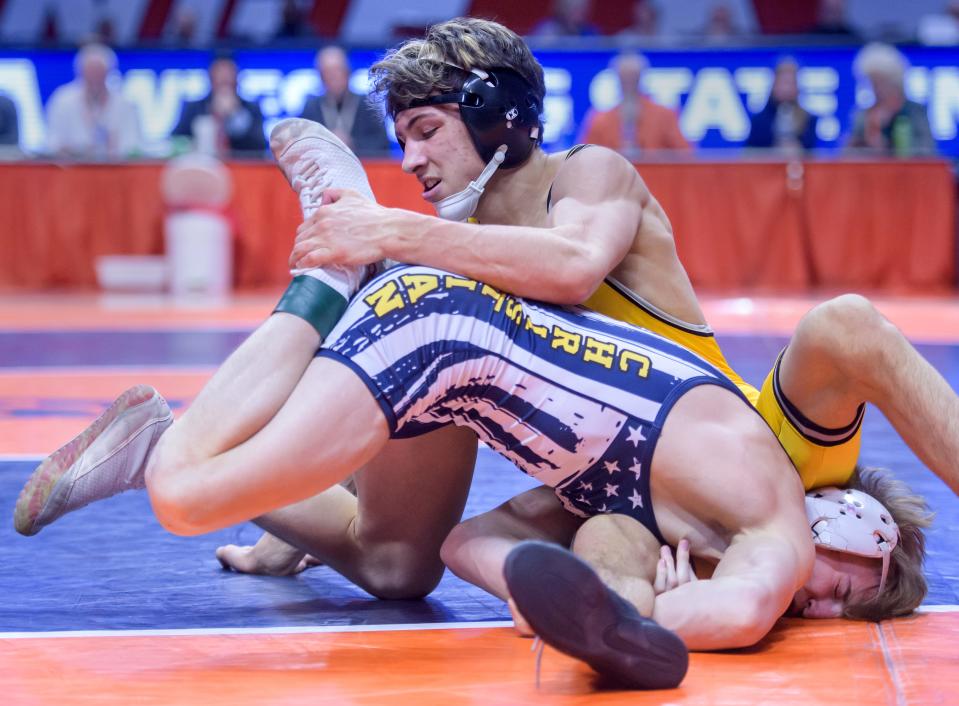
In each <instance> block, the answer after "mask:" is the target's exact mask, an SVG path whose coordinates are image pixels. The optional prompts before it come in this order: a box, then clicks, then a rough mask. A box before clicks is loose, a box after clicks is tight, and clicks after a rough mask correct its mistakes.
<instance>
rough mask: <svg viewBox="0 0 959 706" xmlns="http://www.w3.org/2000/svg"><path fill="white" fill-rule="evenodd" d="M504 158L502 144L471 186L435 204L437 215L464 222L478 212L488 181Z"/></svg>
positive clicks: (504, 149)
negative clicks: (477, 208)
mask: <svg viewBox="0 0 959 706" xmlns="http://www.w3.org/2000/svg"><path fill="white" fill-rule="evenodd" d="M504 159H506V145H500V146H499V149H497V150H496V152H495V153H494V154H493V158H492V159H491V160H490V161H489V164H487V165H486V168H485V169H483V171H482V172H480V175H479V176H478V177H476V179H475V180H473V181H471V182H470V183H469V186H467V187H466V188H465V189H463V190H462V191H458V192H456V193H455V194H451V195H450V196H447V197H446V198H445V199H440V200H439V201H437V202H436V203H435V204H434V208H435V209H436V215H437V216H439V217H440V218H442V219H444V220H447V221H461V222H462V221H465V220H467V219H468V218H469V217H470V216H472V215H473V214H474V213H476V207H477V206H479V200H480V197H481V196H482V195H483V191H484V189H485V188H486V182H488V181H489V180H490V179H491V178H492V177H493V174H494V173H495V172H496V170H497V169H498V168H499V165H501V164H502V163H503V160H504Z"/></svg>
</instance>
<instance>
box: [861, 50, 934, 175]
mask: <svg viewBox="0 0 959 706" xmlns="http://www.w3.org/2000/svg"><path fill="white" fill-rule="evenodd" d="M907 68H908V64H907V62H906V58H905V57H904V56H903V55H902V54H901V53H900V52H899V50H898V49H896V48H895V47H893V46H890V45H889V44H883V43H881V42H873V43H871V44H867V45H866V46H865V47H863V48H862V50H860V52H859V54H857V55H856V59H855V61H854V62H853V71H854V72H855V74H856V77H857V78H858V79H859V80H865V81H867V82H868V83H869V85H870V86H871V88H872V92H873V95H874V96H875V100H874V101H873V103H872V105H870V106H869V107H868V108H866V109H864V110H859V111H857V112H856V114H855V115H854V116H853V125H852V131H851V133H850V137H849V141H848V143H847V146H849V147H854V148H855V147H859V148H867V149H874V150H879V151H882V152H890V153H893V154H896V155H897V156H900V157H909V156H912V155H917V154H935V152H936V142H935V140H934V139H933V137H932V131H931V130H930V128H929V117H928V116H927V115H926V108H925V107H924V106H923V105H921V104H919V103H916V102H914V101H911V100H908V99H907V98H906V91H905V78H906V69H907Z"/></svg>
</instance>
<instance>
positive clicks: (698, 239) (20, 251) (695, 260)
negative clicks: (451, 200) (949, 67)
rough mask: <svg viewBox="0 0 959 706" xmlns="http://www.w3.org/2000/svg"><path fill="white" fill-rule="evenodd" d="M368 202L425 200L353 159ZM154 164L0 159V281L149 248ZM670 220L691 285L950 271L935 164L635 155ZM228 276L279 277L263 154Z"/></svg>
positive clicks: (278, 216)
mask: <svg viewBox="0 0 959 706" xmlns="http://www.w3.org/2000/svg"><path fill="white" fill-rule="evenodd" d="M366 167H367V170H368V172H369V175H370V181H371V183H372V185H373V190H374V191H375V192H376V194H377V197H378V199H379V200H380V202H381V203H383V204H385V205H388V206H400V207H404V208H411V209H414V210H418V211H421V212H429V207H428V206H427V205H426V204H425V203H424V202H423V201H422V200H421V199H420V197H419V191H420V188H419V185H418V183H417V182H416V181H415V180H414V179H412V178H411V177H409V176H406V175H404V174H402V172H401V170H400V167H399V165H398V164H396V163H394V162H369V163H367V164H366ZM161 168H162V165H159V164H130V165H109V166H107V165H55V164H7V165H0V209H2V211H0V212H2V213H3V214H4V218H5V223H4V225H5V227H4V228H3V230H2V231H0V232H2V235H0V239H2V244H3V250H4V257H3V258H2V260H0V287H3V288H28V289H46V288H54V287H70V288H77V287H81V288H83V287H86V288H90V287H94V286H95V275H94V259H95V258H96V256H99V255H106V254H149V253H160V252H161V251H162V247H163V237H162V229H163V206H162V204H161V202H160V196H159V177H160V170H161ZM639 170H640V173H641V174H642V175H643V177H644V178H645V180H646V181H647V183H648V184H649V186H650V188H651V189H652V191H653V193H654V194H655V195H656V197H657V198H658V199H659V200H660V201H661V202H662V204H663V206H664V208H665V209H666V212H667V213H668V214H669V217H670V219H671V220H672V223H673V227H674V230H675V233H676V242H677V247H678V249H679V254H680V257H681V258H682V260H683V262H684V263H685V265H686V268H687V270H688V271H689V274H690V277H691V278H692V280H693V283H694V284H696V285H697V286H702V287H711V288H723V289H726V288H737V289H738V288H760V289H766V290H779V291H784V290H795V289H797V288H808V287H841V288H858V289H877V288H887V289H895V290H896V291H914V292H929V291H941V290H943V289H946V288H949V287H951V286H952V285H953V281H954V277H955V243H954V240H955V194H954V186H953V181H952V175H951V172H950V170H949V167H948V165H947V163H945V162H943V161H939V160H927V161H914V162H902V161H886V162H808V163H804V164H799V163H794V164H793V165H791V166H790V165H787V164H786V163H782V162H751V163H749V162H736V163H730V162H689V163H648V164H642V165H639ZM230 171H231V172H232V174H233V178H234V182H235V196H234V199H233V205H232V215H233V217H234V219H235V221H236V229H237V241H236V255H235V258H236V262H235V278H236V284H237V286H238V287H240V288H248V287H261V286H273V285H281V284H283V283H284V282H285V281H286V280H287V279H288V277H289V274H288V272H287V269H286V262H287V256H288V255H289V251H290V248H291V245H292V242H293V238H294V235H295V231H296V227H297V225H298V223H299V220H300V218H299V212H298V207H297V202H296V198H295V197H294V196H293V194H292V193H291V191H290V189H289V187H288V186H287V184H286V182H285V180H284V179H283V178H282V177H281V176H280V174H279V172H278V171H277V170H276V168H275V167H274V166H272V165H271V164H268V163H250V162H245V163H244V162H237V163H234V164H231V165H230Z"/></svg>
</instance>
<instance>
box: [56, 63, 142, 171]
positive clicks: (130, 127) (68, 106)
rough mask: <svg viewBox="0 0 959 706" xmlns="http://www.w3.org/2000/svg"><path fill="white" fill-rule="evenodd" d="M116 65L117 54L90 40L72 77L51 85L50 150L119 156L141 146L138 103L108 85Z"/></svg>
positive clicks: (87, 155) (82, 155) (92, 156)
mask: <svg viewBox="0 0 959 706" xmlns="http://www.w3.org/2000/svg"><path fill="white" fill-rule="evenodd" d="M116 67H117V57H116V54H114V53H113V51H112V50H111V49H110V48H109V47H106V46H104V45H102V44H88V45H87V46H85V47H83V48H82V49H80V51H79V52H77V55H76V58H75V59H74V70H75V73H76V79H75V80H73V81H71V82H70V83H68V84H66V85H64V86H60V87H59V88H58V89H57V90H55V91H54V92H53V95H52V96H50V100H49V101H48V103H47V125H48V147H49V150H50V152H51V153H53V154H56V155H59V156H65V157H74V158H78V159H122V158H125V157H129V156H131V155H133V154H134V153H135V152H137V151H138V150H139V149H140V146H141V141H142V139H141V132H140V118H139V115H138V113H137V108H136V106H135V105H134V104H133V103H132V102H130V101H128V100H127V99H126V98H124V97H123V96H122V95H121V94H120V92H119V90H118V89H117V87H116V86H114V85H112V84H113V83H114V81H113V80H111V79H115V76H114V75H113V74H114V72H115V71H116Z"/></svg>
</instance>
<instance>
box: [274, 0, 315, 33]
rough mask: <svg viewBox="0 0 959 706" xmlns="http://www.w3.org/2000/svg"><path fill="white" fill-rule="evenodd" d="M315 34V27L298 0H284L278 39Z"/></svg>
mask: <svg viewBox="0 0 959 706" xmlns="http://www.w3.org/2000/svg"><path fill="white" fill-rule="evenodd" d="M312 35H313V28H312V27H311V26H310V23H309V22H308V21H307V19H306V13H305V12H304V11H303V8H301V7H300V3H299V2H298V0H283V13H282V16H281V19H280V26H279V28H278V29H277V32H276V38H277V39H299V38H301V37H310V36H312Z"/></svg>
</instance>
